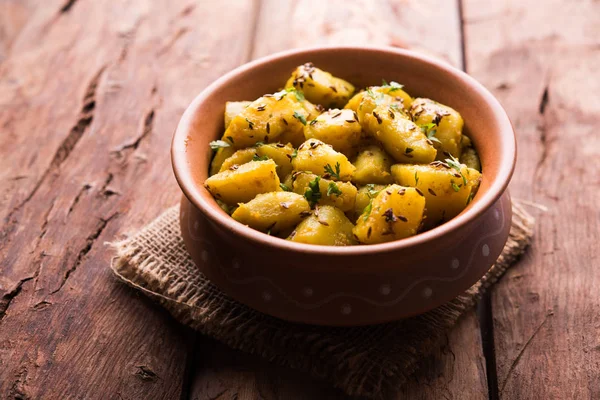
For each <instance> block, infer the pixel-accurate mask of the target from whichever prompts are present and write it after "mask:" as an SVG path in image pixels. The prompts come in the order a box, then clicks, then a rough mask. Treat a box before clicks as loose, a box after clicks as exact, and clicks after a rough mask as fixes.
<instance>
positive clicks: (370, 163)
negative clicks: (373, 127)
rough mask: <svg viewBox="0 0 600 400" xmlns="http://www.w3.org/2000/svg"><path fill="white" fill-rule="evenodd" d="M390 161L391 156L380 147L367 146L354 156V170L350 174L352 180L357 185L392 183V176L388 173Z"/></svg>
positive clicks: (390, 165)
mask: <svg viewBox="0 0 600 400" xmlns="http://www.w3.org/2000/svg"><path fill="white" fill-rule="evenodd" d="M392 162H393V160H392V158H391V157H390V156H388V154H387V153H386V152H385V151H383V149H382V148H381V147H379V146H376V145H371V146H367V147H366V148H364V149H363V150H361V151H360V152H359V153H358V155H357V156H356V160H355V161H354V166H355V167H356V170H355V171H354V175H353V176H352V182H354V183H356V184H358V185H367V184H369V183H378V184H390V183H393V182H394V178H393V177H392V174H391V173H390V168H391V167H392Z"/></svg>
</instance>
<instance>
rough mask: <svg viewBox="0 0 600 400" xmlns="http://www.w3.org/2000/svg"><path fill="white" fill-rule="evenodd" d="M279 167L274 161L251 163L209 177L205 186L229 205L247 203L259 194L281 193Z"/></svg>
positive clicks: (218, 198)
mask: <svg viewBox="0 0 600 400" xmlns="http://www.w3.org/2000/svg"><path fill="white" fill-rule="evenodd" d="M276 168H277V165H276V164H275V161H273V160H266V161H250V162H249V163H246V164H242V165H240V166H238V167H234V168H233V169H228V170H227V171H223V172H219V173H218V174H216V175H213V176H211V177H209V178H208V179H207V180H206V181H205V182H204V186H205V187H206V189H207V190H208V191H209V192H210V193H211V194H212V195H213V196H214V198H215V199H217V200H221V201H223V202H225V203H227V204H229V205H235V204H237V203H246V202H248V201H250V200H252V199H253V198H254V197H256V195H257V194H260V193H267V192H276V191H280V190H281V188H280V187H279V177H278V176H277V172H276Z"/></svg>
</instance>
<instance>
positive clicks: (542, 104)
mask: <svg viewBox="0 0 600 400" xmlns="http://www.w3.org/2000/svg"><path fill="white" fill-rule="evenodd" d="M548 88H549V85H546V87H545V88H544V92H543V93H542V98H541V99H540V107H539V109H540V114H542V115H544V113H545V112H546V106H547V105H548V101H549V100H550V97H549V95H548Z"/></svg>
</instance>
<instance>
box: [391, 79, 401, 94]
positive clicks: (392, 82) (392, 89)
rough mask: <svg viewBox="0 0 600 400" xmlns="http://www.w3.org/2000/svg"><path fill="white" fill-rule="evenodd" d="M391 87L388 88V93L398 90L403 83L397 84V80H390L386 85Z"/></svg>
mask: <svg viewBox="0 0 600 400" xmlns="http://www.w3.org/2000/svg"><path fill="white" fill-rule="evenodd" d="M388 86H389V87H390V88H391V89H390V90H388V93H392V92H395V91H396V90H400V89H402V88H403V87H404V85H401V84H399V83H398V82H394V81H391V82H390V84H389V85H388Z"/></svg>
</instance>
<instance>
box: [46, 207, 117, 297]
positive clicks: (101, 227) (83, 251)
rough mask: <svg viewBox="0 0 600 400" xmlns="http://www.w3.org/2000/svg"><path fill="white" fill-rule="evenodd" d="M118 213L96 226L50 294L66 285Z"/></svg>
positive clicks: (101, 220) (102, 220)
mask: <svg viewBox="0 0 600 400" xmlns="http://www.w3.org/2000/svg"><path fill="white" fill-rule="evenodd" d="M117 215H119V213H118V212H115V213H114V214H112V215H111V216H110V217H108V218H106V219H100V223H99V224H98V226H97V227H96V230H95V231H94V232H92V234H91V235H89V236H88V237H87V239H86V241H85V246H84V247H83V248H82V249H81V250H79V253H78V254H77V258H76V259H75V262H74V263H73V265H72V266H71V267H70V268H68V269H67V270H66V271H65V274H64V276H63V277H62V279H61V282H60V284H59V286H58V288H56V289H54V290H53V291H52V292H50V295H53V294H55V293H57V292H59V291H60V290H61V289H62V288H63V286H65V283H67V280H68V279H69V277H70V276H71V274H72V273H73V272H74V271H75V270H76V269H77V268H78V267H79V266H80V265H81V263H82V262H83V260H84V258H85V256H86V255H87V254H88V253H89V252H90V251H91V250H92V248H93V247H94V243H95V242H96V240H97V239H98V237H100V235H101V234H102V232H103V231H104V229H105V228H106V226H107V225H108V223H109V222H110V221H111V220H112V219H114V218H115V217H116V216H117Z"/></svg>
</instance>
